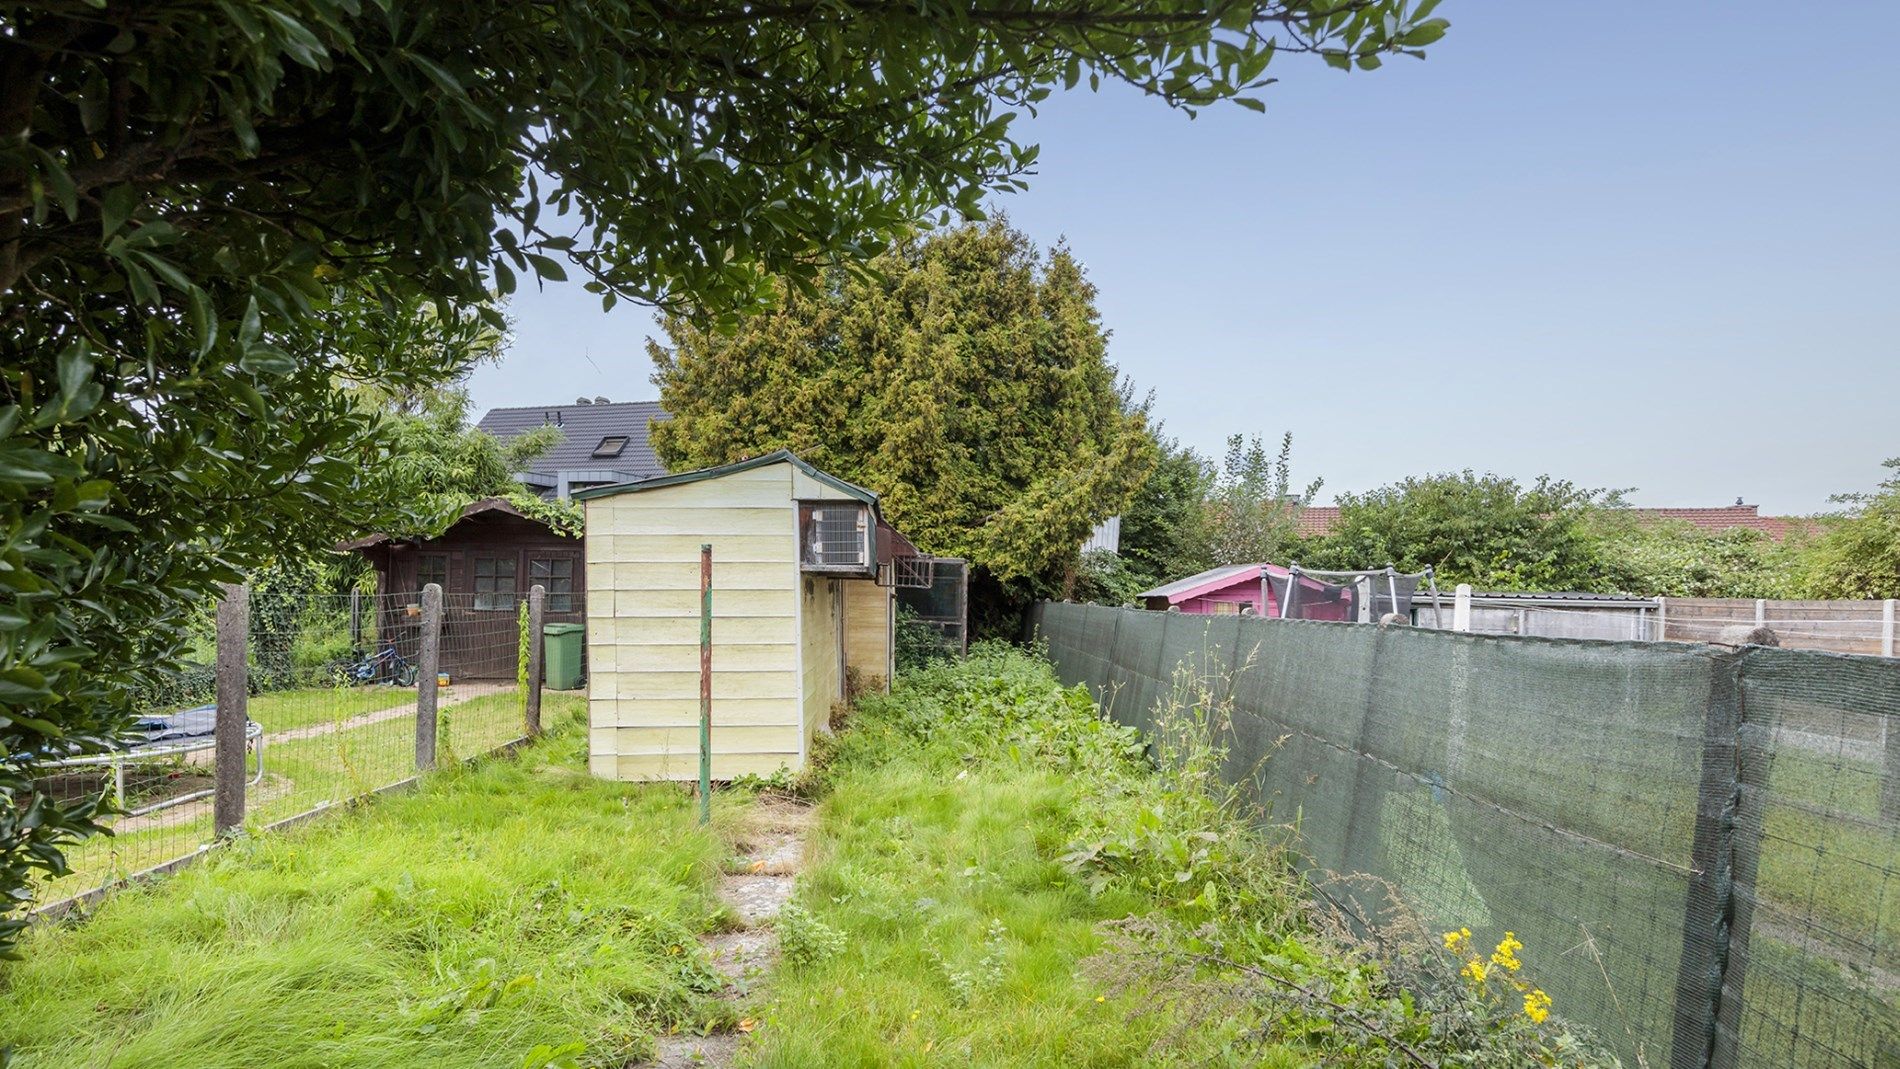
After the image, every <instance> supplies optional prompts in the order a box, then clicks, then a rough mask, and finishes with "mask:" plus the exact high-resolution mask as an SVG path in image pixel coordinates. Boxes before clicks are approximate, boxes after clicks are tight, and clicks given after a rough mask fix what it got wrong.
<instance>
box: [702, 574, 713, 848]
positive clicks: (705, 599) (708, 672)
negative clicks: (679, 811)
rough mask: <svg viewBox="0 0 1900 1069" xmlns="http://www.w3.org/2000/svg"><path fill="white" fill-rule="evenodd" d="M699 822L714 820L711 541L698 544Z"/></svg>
mask: <svg viewBox="0 0 1900 1069" xmlns="http://www.w3.org/2000/svg"><path fill="white" fill-rule="evenodd" d="M699 822H700V823H701V824H711V823H712V543H711V542H703V543H701V544H700V547H699Z"/></svg>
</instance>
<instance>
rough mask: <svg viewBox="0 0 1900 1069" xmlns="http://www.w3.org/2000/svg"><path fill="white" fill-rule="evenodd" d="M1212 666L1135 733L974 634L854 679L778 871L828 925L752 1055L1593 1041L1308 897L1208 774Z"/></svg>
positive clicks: (1539, 1061)
mask: <svg viewBox="0 0 1900 1069" xmlns="http://www.w3.org/2000/svg"><path fill="white" fill-rule="evenodd" d="M1230 682H1231V681H1230V680H1227V679H1224V678H1219V677H1211V676H1207V675H1204V674H1201V673H1199V672H1197V671H1196V670H1194V669H1193V667H1192V666H1190V667H1189V668H1187V669H1184V670H1183V671H1182V672H1180V673H1178V674H1177V675H1176V677H1175V679H1174V686H1173V687H1172V689H1171V692H1170V694H1169V695H1168V696H1167V697H1166V698H1165V699H1164V700H1163V702H1162V707H1161V708H1159V709H1157V710H1155V711H1154V719H1155V720H1156V722H1157V723H1158V725H1159V727H1158V730H1157V731H1156V732H1155V734H1154V736H1153V738H1152V739H1150V738H1144V737H1142V736H1141V735H1140V734H1138V733H1137V732H1135V731H1134V730H1133V729H1130V728H1127V727H1124V726H1121V725H1118V724H1116V723H1114V722H1113V721H1111V720H1108V719H1107V718H1105V717H1104V716H1103V715H1102V713H1101V711H1100V710H1099V708H1098V707H1097V706H1096V704H1095V702H1094V701H1093V700H1092V699H1091V698H1090V696H1089V695H1088V694H1087V692H1086V691H1083V690H1081V689H1080V688H1076V689H1064V688H1062V687H1061V686H1060V685H1058V684H1057V683H1056V681H1055V680H1054V678H1053V677H1052V675H1051V674H1050V671H1049V669H1048V667H1047V665H1046V664H1044V663H1042V662H1041V661H1039V660H1038V659H1036V658H1034V657H1033V656H1030V655H1026V654H1024V653H1022V652H1020V651H1013V650H1009V649H1007V648H1004V647H1000V646H993V645H991V646H978V647H976V648H975V649H974V650H973V651H972V654H971V656H970V658H969V659H968V660H967V661H966V662H963V663H958V664H952V663H937V664H934V665H932V666H930V667H928V668H925V669H923V670H921V671H917V672H914V673H911V674H910V675H908V676H907V677H905V678H904V680H903V681H902V682H901V683H900V686H899V687H898V689H897V691H896V692H895V693H894V694H892V695H890V696H878V695H873V696H868V697H866V698H865V699H864V700H862V701H861V703H860V704H859V706H858V708H857V710H856V711H855V713H854V715H853V718H852V722H851V726H850V728H849V730H847V731H846V732H844V733H843V734H842V735H841V736H839V737H838V738H837V739H836V740H835V742H834V743H833V744H832V745H831V747H830V749H829V751H828V757H827V761H828V765H827V768H826V770H825V772H824V773H823V777H822V778H823V781H824V784H825V786H827V787H829V789H830V794H829V796H828V798H827V799H826V802H825V805H824V809H823V810H822V820H821V823H820V827H819V830H818V833H817V838H816V847H817V849H816V851H815V857H814V864H812V865H811V866H810V867H809V868H808V869H807V871H806V874H805V876H804V878H803V880H802V881H801V883H802V891H801V906H800V908H801V909H804V910H808V911H809V915H810V916H811V917H812V918H813V919H815V920H816V921H818V922H820V923H823V924H827V925H830V926H832V927H834V928H835V929H836V930H837V931H838V932H839V933H841V935H842V939H843V943H844V946H843V949H842V950H841V951H840V952H839V953H838V954H837V955H836V956H835V957H832V958H828V959H826V960H823V961H820V962H817V963H815V964H812V965H810V966H809V967H803V968H800V969H798V970H796V971H794V972H791V973H788V974H787V975H786V976H785V977H783V978H782V979H781V985H780V989H779V992H778V995H777V998H776V1000H775V1002H774V1004H773V1006H772V1008H771V1010H770V1011H769V1012H768V1014H767V1022H766V1027H765V1028H763V1029H762V1030H761V1031H760V1033H759V1034H758V1036H757V1037H756V1041H757V1042H756V1046H755V1048H754V1052H753V1053H754V1057H755V1060H756V1062H757V1063H758V1064H760V1065H764V1066H775V1067H789V1066H814V1067H815V1066H822V1065H834V1064H846V1063H849V1064H885V1063H891V1062H899V1063H908V1062H928V1061H932V1060H934V1059H936V1058H942V1059H944V1060H953V1061H956V1062H959V1063H969V1064H972V1065H994V1066H1005V1065H1007V1066H1058V1065H1060V1066H1068V1065H1126V1064H1154V1065H1197V1066H1198V1065H1215V1066H1224V1065H1248V1066H1288V1067H1290V1066H1296V1065H1311V1064H1319V1063H1323V1064H1327V1065H1341V1066H1365V1067H1373V1066H1377V1067H1380V1069H1384V1067H1386V1066H1388V1065H1413V1066H1420V1065H1426V1066H1437V1065H1461V1066H1495V1067H1500V1069H1502V1067H1505V1066H1510V1067H1512V1069H1516V1067H1520V1066H1525V1065H1551V1066H1555V1065H1566V1066H1580V1065H1585V1064H1589V1065H1597V1064H1608V1062H1607V1059H1599V1058H1596V1057H1595V1056H1593V1055H1590V1054H1588V1053H1587V1052H1586V1051H1585V1049H1584V1047H1583V1046H1582V1042H1581V1041H1580V1040H1578V1039H1577V1038H1576V1037H1575V1036H1572V1035H1570V1034H1569V1033H1567V1032H1565V1031H1564V1030H1562V1028H1561V1027H1560V1022H1559V1020H1558V1017H1556V1016H1554V1015H1551V1016H1548V1017H1547V1018H1546V1019H1543V1020H1538V1019H1535V1017H1536V1015H1534V1014H1526V1013H1525V1012H1523V1007H1522V1006H1521V1005H1512V1006H1506V1005H1505V1004H1504V1002H1503V1000H1502V999H1501V998H1492V999H1478V998H1475V997H1474V992H1473V991H1472V989H1471V988H1470V986H1469V985H1468V983H1466V982H1465V981H1462V980H1460V979H1459V978H1458V976H1457V968H1458V967H1457V965H1455V964H1453V963H1452V962H1451V961H1449V960H1448V958H1447V955H1446V952H1445V951H1444V950H1443V948H1442V947H1439V948H1438V950H1437V952H1436V953H1437V962H1436V966H1435V967H1436V968H1437V970H1438V971H1437V972H1430V971H1428V970H1426V969H1424V968H1422V967H1417V966H1414V965H1410V964H1408V965H1405V966H1402V967H1398V968H1392V969H1388V966H1387V963H1386V960H1385V958H1384V956H1383V955H1382V954H1381V953H1379V949H1380V948H1379V947H1378V946H1377V945H1376V944H1374V943H1371V942H1368V941H1366V940H1364V939H1361V938H1357V937H1355V936H1353V935H1352V934H1351V933H1350V932H1349V931H1348V930H1347V927H1346V926H1345V925H1344V924H1342V923H1338V922H1337V920H1336V919H1335V918H1333V917H1332V916H1331V915H1330V914H1329V913H1327V912H1322V911H1320V910H1317V909H1316V908H1315V907H1314V906H1313V904H1312V903H1313V901H1314V894H1313V891H1314V888H1312V887H1309V886H1308V885H1307V884H1306V883H1305V882H1304V881H1302V880H1301V879H1300V877H1299V876H1297V875H1296V874H1295V872H1294V870H1293V868H1292V866H1291V864H1290V862H1289V858H1288V857H1287V856H1286V855H1285V854H1284V853H1283V852H1282V851H1281V850H1280V849H1279V848H1277V847H1275V846H1273V845H1271V844H1270V843H1269V842H1268V841H1267V840H1265V839H1263V838H1262V837H1261V836H1260V835H1259V834H1257V832H1256V830H1255V827H1256V822H1257V821H1258V819H1259V817H1260V814H1259V813H1258V812H1257V811H1256V810H1255V809H1254V807H1252V806H1251V805H1250V804H1249V802H1248V800H1247V799H1246V797H1245V796H1244V795H1243V794H1242V793H1241V792H1239V791H1237V790H1234V789H1232V788H1229V787H1226V786H1224V784H1225V783H1226V782H1228V781H1229V780H1234V779H1243V778H1245V777H1233V776H1229V777H1223V776H1222V774H1221V773H1222V770H1223V768H1224V767H1225V765H1226V763H1227V762H1228V761H1229V760H1230V755H1229V750H1228V748H1227V746H1226V745H1225V740H1226V739H1227V738H1228V736H1229V735H1230V734H1231V731H1232V726H1231V719H1230V713H1231V709H1230V707H1229V706H1228V704H1227V703H1226V700H1225V695H1226V694H1227V693H1228V692H1229V691H1230V690H1231V687H1230ZM1382 938H1387V939H1396V938H1398V932H1397V930H1396V929H1390V930H1388V931H1386V932H1385V934H1384V935H1383V936H1382ZM1412 944H1413V946H1414V950H1415V951H1416V953H1417V955H1418V956H1419V957H1420V961H1421V962H1422V961H1423V956H1425V955H1428V954H1430V953H1431V952H1432V949H1433V948H1432V946H1431V945H1429V944H1426V943H1424V942H1423V941H1422V940H1420V939H1417V938H1414V939H1413V940H1412ZM1408 953H1410V952H1409V951H1408ZM1529 968H1530V966H1528V965H1524V964H1523V963H1522V962H1520V969H1522V970H1525V971H1524V972H1516V973H1514V975H1519V976H1523V975H1525V974H1526V973H1527V971H1528V969H1529ZM1401 981H1403V982H1401ZM1414 984H1415V985H1416V987H1417V990H1414V989H1413V986H1412V985H1414ZM1531 990H1535V988H1534V987H1533V988H1531ZM1498 991H1501V989H1498V988H1494V990H1493V992H1492V993H1493V994H1496V993H1498ZM1514 993H1515V992H1514ZM1525 994H1526V995H1527V994H1528V992H1526V993H1525ZM1521 998H1522V996H1520V997H1519V1002H1521ZM1537 1008H1539V1009H1540V1010H1541V1009H1547V1008H1548V1007H1543V1006H1542V1005H1541V1004H1539V1005H1538V1007H1537ZM1556 1009H1557V1010H1558V1011H1561V1007H1557V1008H1556ZM1507 1011H1508V1012H1507Z"/></svg>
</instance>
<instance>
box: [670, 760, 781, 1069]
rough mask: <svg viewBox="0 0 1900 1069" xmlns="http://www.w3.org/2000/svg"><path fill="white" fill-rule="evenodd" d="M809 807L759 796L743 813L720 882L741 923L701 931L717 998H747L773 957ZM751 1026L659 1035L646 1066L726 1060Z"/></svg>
mask: <svg viewBox="0 0 1900 1069" xmlns="http://www.w3.org/2000/svg"><path fill="white" fill-rule="evenodd" d="M811 813H812V809H811V806H810V805H809V804H807V803H805V802H802V801H799V800H797V799H794V798H788V797H785V796H783V795H775V794H761V795H760V796H759V798H758V801H757V802H756V803H755V804H754V805H753V807H752V809H751V810H750V811H748V812H747V814H746V819H745V825H744V828H743V830H742V831H741V833H740V841H739V847H740V850H741V853H740V859H739V864H738V865H737V866H736V871H731V872H728V873H727V874H726V875H725V876H724V877H723V878H721V880H720V883H719V897H720V898H721V899H723V900H724V901H725V903H726V905H728V906H730V907H731V909H732V911H733V913H734V914H736V915H737V916H738V919H739V924H740V927H738V928H736V929H734V930H732V931H724V932H714V933H711V934H709V935H706V936H703V937H701V942H702V943H703V944H704V945H705V947H706V953H707V955H708V957H710V958H711V960H712V966H713V968H714V969H716V970H718V972H719V974H720V975H721V976H724V977H725V978H726V987H725V990H724V991H722V992H721V993H720V995H719V997H720V998H721V999H727V1000H732V1001H737V1000H739V999H743V998H745V997H746V996H747V995H749V994H750V993H751V992H752V991H753V989H754V988H755V987H756V986H757V985H758V984H759V983H760V982H762V981H763V980H765V979H766V978H767V976H768V975H769V974H770V972H771V970H772V966H773V965H774V964H775V963H776V962H777V960H778V933H777V932H775V931H774V930H773V928H772V921H773V919H774V918H776V917H777V916H778V913H779V910H780V909H782V908H784V906H785V903H787V902H789V901H791V898H792V888H793V883H794V881H795V880H796V878H797V874H798V868H799V865H800V863H801V862H802V861H803V859H804V853H805V837H806V835H807V833H808V832H809V831H810V828H811ZM750 1024H751V1022H750V1021H749V1020H741V1021H740V1022H739V1024H738V1027H736V1028H733V1029H729V1030H725V1031H719V1032H714V1033H712V1034H711V1035H705V1036H689V1035H672V1036H661V1037H660V1040H659V1043H658V1045H657V1051H656V1053H655V1054H654V1057H653V1059H652V1060H651V1061H648V1062H646V1063H644V1064H645V1065H646V1066H648V1067H650V1069H705V1067H712V1069H719V1067H723V1066H729V1065H731V1064H732V1062H733V1058H734V1057H735V1056H736V1055H737V1054H738V1052H739V1046H740V1044H742V1043H744V1042H745V1037H746V1033H748V1032H750V1031H751V1027H750Z"/></svg>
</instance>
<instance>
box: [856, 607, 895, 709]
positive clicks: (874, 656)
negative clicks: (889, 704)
mask: <svg viewBox="0 0 1900 1069" xmlns="http://www.w3.org/2000/svg"><path fill="white" fill-rule="evenodd" d="M894 611H895V602H894V601H893V599H892V597H891V588H889V587H883V586H879V585H877V584H876V583H874V582H872V581H871V580H869V579H854V580H849V581H847V582H846V583H845V584H844V663H845V667H846V668H850V669H853V670H855V671H856V672H857V673H858V685H859V686H861V687H864V688H866V689H868V690H874V691H889V690H890V689H891V625H892V623H893V615H892V614H893V612H894Z"/></svg>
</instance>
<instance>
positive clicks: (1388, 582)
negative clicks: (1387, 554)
mask: <svg viewBox="0 0 1900 1069" xmlns="http://www.w3.org/2000/svg"><path fill="white" fill-rule="evenodd" d="M1397 574H1398V573H1397V572H1395V571H1394V570H1393V568H1392V566H1391V565H1390V564H1388V565H1386V566H1385V592H1386V594H1387V596H1389V597H1390V598H1391V599H1392V607H1391V608H1389V609H1387V610H1386V612H1392V613H1396V612H1398V611H1399V581H1398V578H1397ZM1413 589H1414V590H1416V589H1417V587H1414V588H1413Z"/></svg>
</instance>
